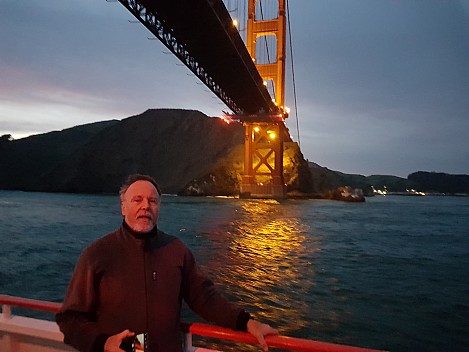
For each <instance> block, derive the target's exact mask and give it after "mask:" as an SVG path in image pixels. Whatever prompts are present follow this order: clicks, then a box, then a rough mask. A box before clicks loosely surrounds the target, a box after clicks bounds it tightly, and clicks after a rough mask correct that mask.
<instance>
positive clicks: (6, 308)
mask: <svg viewBox="0 0 469 352" xmlns="http://www.w3.org/2000/svg"><path fill="white" fill-rule="evenodd" d="M2 315H3V318H4V319H5V320H6V319H11V306H10V305H9V304H2Z"/></svg>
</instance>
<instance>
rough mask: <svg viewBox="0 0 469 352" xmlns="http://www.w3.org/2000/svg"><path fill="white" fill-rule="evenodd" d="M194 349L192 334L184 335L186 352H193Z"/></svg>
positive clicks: (186, 333)
mask: <svg viewBox="0 0 469 352" xmlns="http://www.w3.org/2000/svg"><path fill="white" fill-rule="evenodd" d="M193 351H194V347H193V346H192V334H191V333H190V332H185V333H184V352H193Z"/></svg>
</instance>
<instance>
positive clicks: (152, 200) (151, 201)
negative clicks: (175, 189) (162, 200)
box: [148, 198, 158, 204]
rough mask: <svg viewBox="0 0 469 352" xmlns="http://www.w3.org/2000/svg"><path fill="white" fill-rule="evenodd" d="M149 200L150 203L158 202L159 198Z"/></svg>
mask: <svg viewBox="0 0 469 352" xmlns="http://www.w3.org/2000/svg"><path fill="white" fill-rule="evenodd" d="M148 202H149V203H150V204H158V199H154V198H152V199H150V200H148Z"/></svg>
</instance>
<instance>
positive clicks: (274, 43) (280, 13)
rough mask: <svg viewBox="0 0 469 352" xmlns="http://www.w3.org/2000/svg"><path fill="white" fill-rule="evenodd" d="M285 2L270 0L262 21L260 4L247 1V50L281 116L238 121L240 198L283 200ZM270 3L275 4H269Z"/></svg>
mask: <svg viewBox="0 0 469 352" xmlns="http://www.w3.org/2000/svg"><path fill="white" fill-rule="evenodd" d="M277 2H278V8H277ZM285 2H286V0H269V1H268V3H269V4H271V9H270V14H271V16H270V18H267V19H265V18H264V17H265V16H264V10H263V8H262V1H260V0H248V20H247V27H246V47H247V50H248V52H249V54H250V55H251V57H252V60H253V61H254V63H255V65H256V67H257V70H258V71H259V73H260V75H261V77H262V79H263V80H264V84H265V85H266V87H267V89H268V90H269V93H270V94H271V96H272V97H274V99H273V100H274V103H275V104H276V105H277V106H278V107H279V111H281V113H279V114H277V115H271V114H263V113H262V112H259V114H256V115H249V116H245V117H243V118H242V119H241V120H242V122H243V124H244V126H245V140H244V175H243V178H242V183H241V186H240V196H241V197H252V198H284V197H285V196H286V189H285V182H284V178H283V143H284V141H285V140H286V139H288V140H290V136H289V134H288V131H287V129H286V127H285V124H284V118H285V117H287V116H288V112H287V111H286V110H287V109H286V108H285V107H284V100H285V51H286V49H285V47H286V13H285ZM273 3H275V4H274V5H272V4H273ZM272 6H273V7H274V9H273V11H272ZM271 55H273V56H274V57H271Z"/></svg>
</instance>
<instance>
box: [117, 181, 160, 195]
mask: <svg viewBox="0 0 469 352" xmlns="http://www.w3.org/2000/svg"><path fill="white" fill-rule="evenodd" d="M126 194H127V195H148V194H151V195H152V196H156V197H157V196H158V191H157V190H156V187H155V186H154V185H153V184H152V183H151V182H149V181H146V180H138V181H135V182H134V183H132V184H131V185H130V186H129V188H128V189H127V191H126V192H125V195H126Z"/></svg>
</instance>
